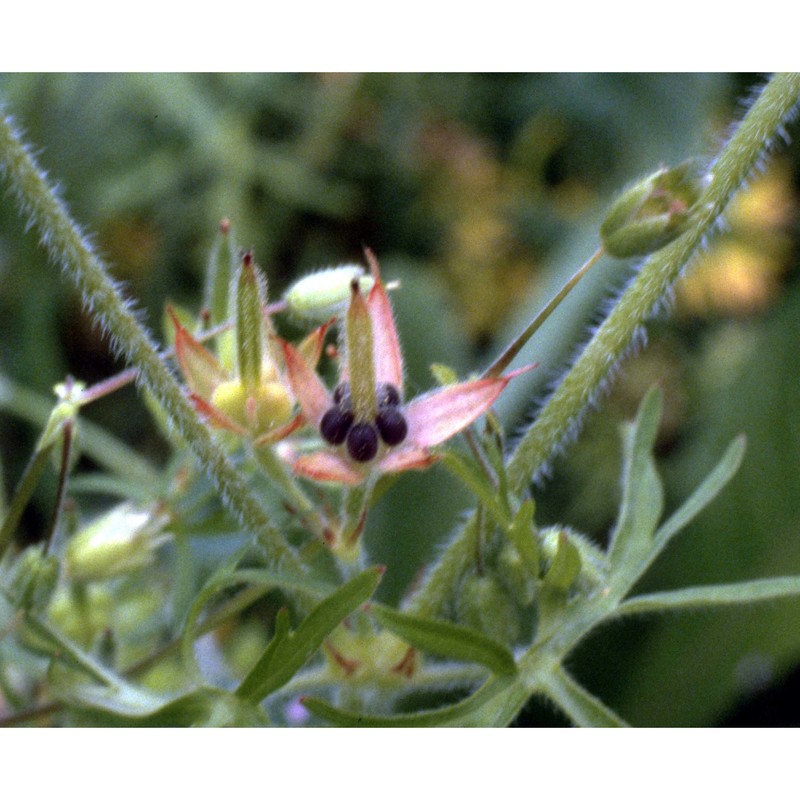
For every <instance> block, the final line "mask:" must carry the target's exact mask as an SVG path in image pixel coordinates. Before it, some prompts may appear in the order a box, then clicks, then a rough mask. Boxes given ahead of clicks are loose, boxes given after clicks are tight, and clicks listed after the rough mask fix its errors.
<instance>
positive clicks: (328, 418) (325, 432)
mask: <svg viewBox="0 0 800 800" xmlns="http://www.w3.org/2000/svg"><path fill="white" fill-rule="evenodd" d="M352 426H353V412H352V411H343V410H342V409H341V408H338V407H337V406H334V407H333V408H329V409H328V410H327V411H326V412H325V413H324V414H323V415H322V419H321V420H320V423H319V432H320V433H321V434H322V438H323V439H325V441H326V442H329V443H330V444H341V443H342V442H343V441H344V440H345V439H346V438H347V433H348V431H349V430H350V428H351V427H352Z"/></svg>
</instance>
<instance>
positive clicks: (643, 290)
mask: <svg viewBox="0 0 800 800" xmlns="http://www.w3.org/2000/svg"><path fill="white" fill-rule="evenodd" d="M798 100H800V73H782V74H777V75H775V76H774V77H773V78H772V79H771V80H770V81H769V83H768V84H767V85H766V86H765V87H764V89H763V91H762V92H761V94H760V95H759V97H758V99H757V100H756V102H755V103H754V104H753V105H752V107H751V108H750V110H749V111H748V113H747V115H746V116H745V117H744V119H743V120H742V122H741V123H740V124H739V126H738V127H737V129H736V131H735V132H734V134H733V135H732V136H731V138H730V139H729V140H728V142H727V143H726V144H725V146H724V147H723V148H722V150H721V151H720V153H719V155H718V156H717V158H716V159H715V161H714V162H713V163H712V164H711V166H710V168H709V170H708V174H707V183H706V187H705V190H704V191H703V194H702V195H701V197H700V198H699V199H698V202H697V204H696V208H695V210H694V214H693V218H692V224H691V226H690V227H689V229H688V230H687V231H686V233H684V234H683V236H681V237H680V238H679V239H677V240H676V241H674V242H673V243H672V244H670V245H668V246H667V247H665V248H663V249H662V250H660V251H658V252H657V253H655V254H654V255H653V256H651V257H650V258H649V259H647V261H645V263H644V264H643V265H642V267H641V269H640V270H639V272H638V274H637V275H636V277H635V278H634V280H633V281H632V282H631V284H630V286H629V287H628V288H627V289H626V291H625V292H624V293H623V295H622V296H621V297H620V299H619V301H618V302H617V304H616V306H615V307H614V308H613V310H612V311H611V313H610V314H609V315H608V317H607V318H606V320H605V322H604V323H603V324H602V325H601V326H600V328H598V330H597V332H596V333H595V335H594V336H593V338H592V340H591V341H590V342H589V344H588V345H587V346H586V348H585V349H584V351H583V353H582V354H581V355H580V357H579V358H578V360H577V361H576V362H575V364H574V365H573V366H572V368H571V369H570V370H569V371H568V372H567V374H566V375H565V376H564V378H563V380H562V381H561V383H560V384H559V386H558V388H557V389H556V390H555V392H553V394H552V395H551V397H550V399H549V400H548V402H547V404H546V405H545V406H544V408H543V409H542V410H541V412H540V413H539V416H538V417H537V419H536V421H535V422H534V423H533V425H531V427H530V428H529V429H528V430H527V431H526V433H525V435H524V436H523V437H522V439H521V440H520V442H519V444H518V445H517V447H516V449H515V450H514V452H513V454H512V456H511V459H510V461H509V465H508V478H509V484H510V487H511V489H512V490H513V491H514V492H517V493H519V492H522V491H523V490H524V489H525V488H526V486H527V485H528V483H529V482H530V481H531V480H532V478H533V477H534V476H535V475H536V474H537V473H539V472H540V471H541V469H542V468H543V467H544V466H545V465H546V463H547V461H548V459H549V458H551V456H552V455H553V453H554V451H556V450H557V448H558V447H559V446H560V445H561V444H562V443H563V441H564V439H565V437H567V436H568V435H569V434H570V433H572V432H574V431H575V430H576V428H577V424H578V422H579V421H580V419H581V417H582V415H583V413H584V412H585V411H586V409H587V408H588V407H589V405H590V403H591V401H592V399H593V398H595V397H596V395H597V393H598V392H599V390H600V389H601V387H602V386H603V385H604V384H605V383H606V382H607V380H608V378H609V377H610V376H611V375H612V374H613V371H614V369H615V368H616V366H617V365H618V364H619V362H620V361H621V359H622V358H624V356H625V354H626V353H627V352H629V351H630V348H631V345H632V344H633V343H634V342H635V340H636V337H637V335H638V334H639V332H640V331H641V329H642V326H643V325H644V323H645V322H646V321H647V320H648V319H649V317H650V316H651V315H652V313H653V311H654V310H655V309H656V308H657V307H658V306H659V304H660V303H662V302H663V301H664V299H665V298H666V297H667V296H668V294H669V291H670V289H671V287H672V285H673V284H674V283H675V281H676V280H677V279H678V278H679V277H680V275H681V274H682V272H683V271H684V270H685V269H686V268H687V267H688V266H690V265H691V263H692V262H693V261H694V260H695V258H696V257H697V256H698V254H699V253H700V252H701V251H702V249H703V247H704V245H705V244H706V242H707V241H708V238H709V236H710V235H711V234H712V233H713V232H714V230H715V228H716V227H717V226H718V224H719V222H720V220H721V217H722V214H723V213H724V211H725V209H726V207H727V206H728V204H729V203H730V201H731V200H732V198H733V197H734V196H735V194H736V192H737V191H738V190H739V188H741V186H742V185H743V184H744V183H745V181H746V180H747V179H748V177H750V176H751V175H752V173H753V172H754V171H755V170H756V169H757V168H758V167H759V166H760V164H761V163H762V160H763V159H764V157H765V156H766V155H767V154H768V153H769V152H770V150H771V149H772V147H773V146H774V144H775V143H776V141H777V139H779V138H780V137H781V136H782V135H783V125H784V124H785V123H786V122H788V121H789V119H791V118H792V116H793V115H794V113H795V112H796V111H797V105H798ZM471 524H472V522H471V521H470V522H468V523H467V524H466V526H465V527H464V528H463V529H462V530H461V531H460V532H459V534H458V535H457V536H456V537H455V538H454V539H453V541H452V542H451V544H450V546H449V547H448V548H447V550H445V552H444V553H443V554H442V556H441V558H440V559H439V562H438V563H437V565H436V566H435V567H434V569H433V570H432V571H431V572H430V573H429V574H428V577H427V580H426V581H425V582H424V584H423V585H422V586H421V588H420V589H419V591H418V592H417V594H416V596H415V597H414V598H412V601H411V606H412V608H413V609H414V610H415V611H416V612H417V613H426V614H433V613H436V611H437V610H438V609H439V608H440V607H441V605H442V603H443V602H444V600H445V599H446V598H447V596H448V595H449V591H450V586H451V585H452V581H453V579H454V577H457V574H458V571H459V568H461V569H463V566H464V565H466V564H467V562H468V560H469V558H470V551H469V547H468V544H467V541H468V539H469V534H468V532H469V529H470V527H471Z"/></svg>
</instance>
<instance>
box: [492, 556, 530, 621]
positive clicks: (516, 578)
mask: <svg viewBox="0 0 800 800" xmlns="http://www.w3.org/2000/svg"><path fill="white" fill-rule="evenodd" d="M496 570H497V577H498V578H499V580H500V581H501V582H502V583H503V585H504V586H505V587H506V588H507V589H508V592H509V594H511V595H512V597H513V598H514V599H515V600H516V601H517V602H518V603H519V604H520V605H521V606H523V607H525V606H529V605H530V604H531V603H532V602H533V600H534V598H535V597H536V576H535V575H534V574H533V573H531V571H530V570H529V569H528V566H527V564H526V563H525V561H524V559H523V558H522V556H521V555H520V553H519V550H517V548H516V547H515V546H514V545H513V544H511V543H506V544H504V545H503V547H502V548H501V549H500V552H499V553H498V555H497V565H496Z"/></svg>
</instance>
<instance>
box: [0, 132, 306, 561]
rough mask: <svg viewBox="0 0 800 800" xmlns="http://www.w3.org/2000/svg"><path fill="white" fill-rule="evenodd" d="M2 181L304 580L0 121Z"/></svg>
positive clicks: (216, 472) (272, 547) (171, 412)
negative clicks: (12, 192)
mask: <svg viewBox="0 0 800 800" xmlns="http://www.w3.org/2000/svg"><path fill="white" fill-rule="evenodd" d="M0 174H2V175H4V176H5V177H6V179H7V180H8V181H9V183H10V184H11V187H12V189H13V190H14V194H15V195H16V199H17V203H18V205H19V207H20V210H21V211H22V213H23V215H24V216H25V217H27V219H28V220H29V222H30V223H31V224H32V225H33V226H34V227H36V228H37V229H38V231H39V234H40V237H41V241H42V243H43V244H44V245H45V246H46V248H47V250H48V252H49V254H50V257H51V259H52V260H53V261H54V262H56V263H57V264H59V265H60V266H61V267H62V268H63V270H64V272H65V273H66V274H67V276H68V277H69V278H70V279H71V280H72V281H73V283H75V285H76V286H77V287H78V289H79V290H80V292H81V294H82V296H83V301H84V303H86V305H87V306H88V307H89V308H90V309H91V310H92V311H93V313H94V315H95V316H96V318H97V319H98V320H99V321H100V322H101V323H102V325H103V327H104V329H105V330H106V331H107V332H108V333H109V334H110V335H111V337H112V342H113V344H114V346H115V348H116V349H117V350H118V351H119V352H120V353H122V354H123V355H124V356H125V358H126V359H127V360H128V361H129V362H131V363H132V364H133V365H135V366H136V367H137V368H138V370H139V380H140V381H141V382H142V383H143V384H145V385H146V386H147V387H148V389H150V391H151V392H152V393H153V395H154V396H155V398H156V399H157V400H158V402H159V403H160V405H161V406H162V407H163V409H164V411H165V413H166V414H167V416H168V418H169V419H170V421H171V422H172V424H173V425H174V426H175V427H176V429H177V430H178V431H179V432H180V433H181V435H182V436H183V438H184V439H185V441H186V442H187V443H188V445H189V447H190V448H191V450H192V452H193V453H194V455H195V456H196V457H197V459H198V461H200V463H201V464H202V465H203V467H204V468H205V470H206V471H207V472H208V474H209V477H210V478H211V480H212V482H213V483H214V485H215V487H216V489H217V491H218V492H219V494H220V496H221V497H222V499H223V501H224V502H225V503H226V504H227V505H228V507H229V508H230V509H231V510H232V511H233V513H234V514H235V515H236V516H237V517H238V518H239V520H240V522H241V523H242V525H243V526H244V527H246V528H247V529H248V530H250V531H251V532H252V533H254V534H255V535H256V536H258V537H259V538H260V539H261V541H262V542H263V543H264V545H265V550H266V552H267V553H268V554H269V557H270V558H271V560H272V565H273V566H278V565H280V566H281V567H282V568H285V569H287V570H290V571H295V572H298V573H300V572H302V567H301V564H300V561H299V560H298V559H297V557H296V555H295V554H294V552H293V551H292V550H291V549H290V548H289V546H288V545H287V544H286V542H285V541H284V539H283V537H282V536H281V534H280V532H279V531H278V530H277V529H276V528H275V527H274V526H273V525H272V523H271V522H270V520H269V518H268V517H267V515H266V513H265V511H264V509H263V508H262V506H261V505H260V503H259V502H258V500H257V499H256V498H255V496H254V495H253V494H252V492H251V491H250V488H249V487H248V485H247V483H246V481H245V480H244V478H243V477H242V476H241V475H239V473H238V472H237V471H236V469H235V468H234V467H233V465H232V464H231V462H230V461H229V459H228V458H227V456H226V455H225V453H224V452H223V450H222V449H221V448H220V447H219V445H218V444H217V442H216V441H215V440H214V439H213V438H212V436H211V434H210V432H209V430H208V429H207V428H206V427H205V425H203V423H202V422H201V421H200V420H199V419H198V418H197V415H196V413H195V411H194V409H193V408H192V406H191V404H190V403H189V402H188V400H187V399H186V397H185V396H184V394H183V392H182V391H181V388H180V386H179V385H178V383H177V382H176V381H175V379H174V378H173V376H172V374H171V373H170V371H169V370H168V369H167V368H166V366H165V365H164V364H163V363H162V360H161V358H160V356H159V353H158V352H157V349H156V346H155V344H154V343H153V342H152V341H151V339H150V336H149V334H148V333H147V332H146V331H145V329H144V328H143V327H142V326H141V325H140V324H139V323H138V322H137V320H136V317H135V315H134V313H133V312H132V311H131V309H130V305H129V304H128V303H126V301H125V300H124V299H123V298H122V296H121V294H120V291H119V289H118V287H117V286H116V285H115V283H114V281H113V280H112V279H111V278H110V277H109V275H108V272H107V269H106V267H105V265H104V264H103V262H102V261H101V260H100V259H99V258H98V256H97V255H96V254H95V253H94V251H93V250H92V248H91V245H90V244H89V242H88V240H87V239H86V238H85V237H84V236H83V235H82V234H81V232H80V230H79V229H78V227H77V226H76V225H75V223H74V222H73V221H72V219H71V218H70V216H69V213H68V211H67V209H66V206H65V205H64V204H63V203H62V202H61V200H60V199H59V198H58V196H57V195H56V193H55V192H54V191H53V189H52V188H51V187H50V186H49V184H48V182H47V180H46V179H45V176H44V174H43V173H42V172H41V170H40V169H39V167H38V165H37V164H36V162H35V160H34V159H33V157H32V155H31V153H30V151H29V149H28V147H27V146H26V145H25V144H23V142H22V141H21V139H20V138H19V137H18V136H17V134H16V133H15V131H14V130H13V129H12V126H11V124H10V122H9V120H7V119H0Z"/></svg>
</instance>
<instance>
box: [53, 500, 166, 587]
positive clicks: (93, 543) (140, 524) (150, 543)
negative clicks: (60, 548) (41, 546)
mask: <svg viewBox="0 0 800 800" xmlns="http://www.w3.org/2000/svg"><path fill="white" fill-rule="evenodd" d="M166 523H167V517H166V515H165V514H163V513H158V512H157V511H155V510H153V509H150V510H144V511H143V510H138V509H136V508H134V506H133V505H132V504H131V503H122V504H121V505H118V506H116V507H115V508H114V509H112V510H111V511H109V512H108V513H106V514H104V515H103V516H102V517H100V519H99V520H97V521H96V522H94V523H92V524H91V525H89V526H87V527H86V528H84V529H83V530H81V531H79V532H78V533H77V534H76V535H75V536H74V537H72V539H71V540H70V542H69V544H68V545H67V550H66V554H65V565H66V570H67V574H68V575H69V576H70V577H71V578H72V579H73V580H75V581H78V582H85V581H100V580H105V579H107V578H112V577H115V576H117V575H121V574H124V573H126V572H131V571H132V570H135V569H139V568H140V567H144V566H147V565H148V564H150V563H152V561H153V558H154V555H155V551H156V549H157V548H158V547H159V546H160V545H161V544H162V543H163V542H164V541H166V539H167V538H168V537H167V535H166V534H165V533H164V527H165V525H166Z"/></svg>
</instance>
